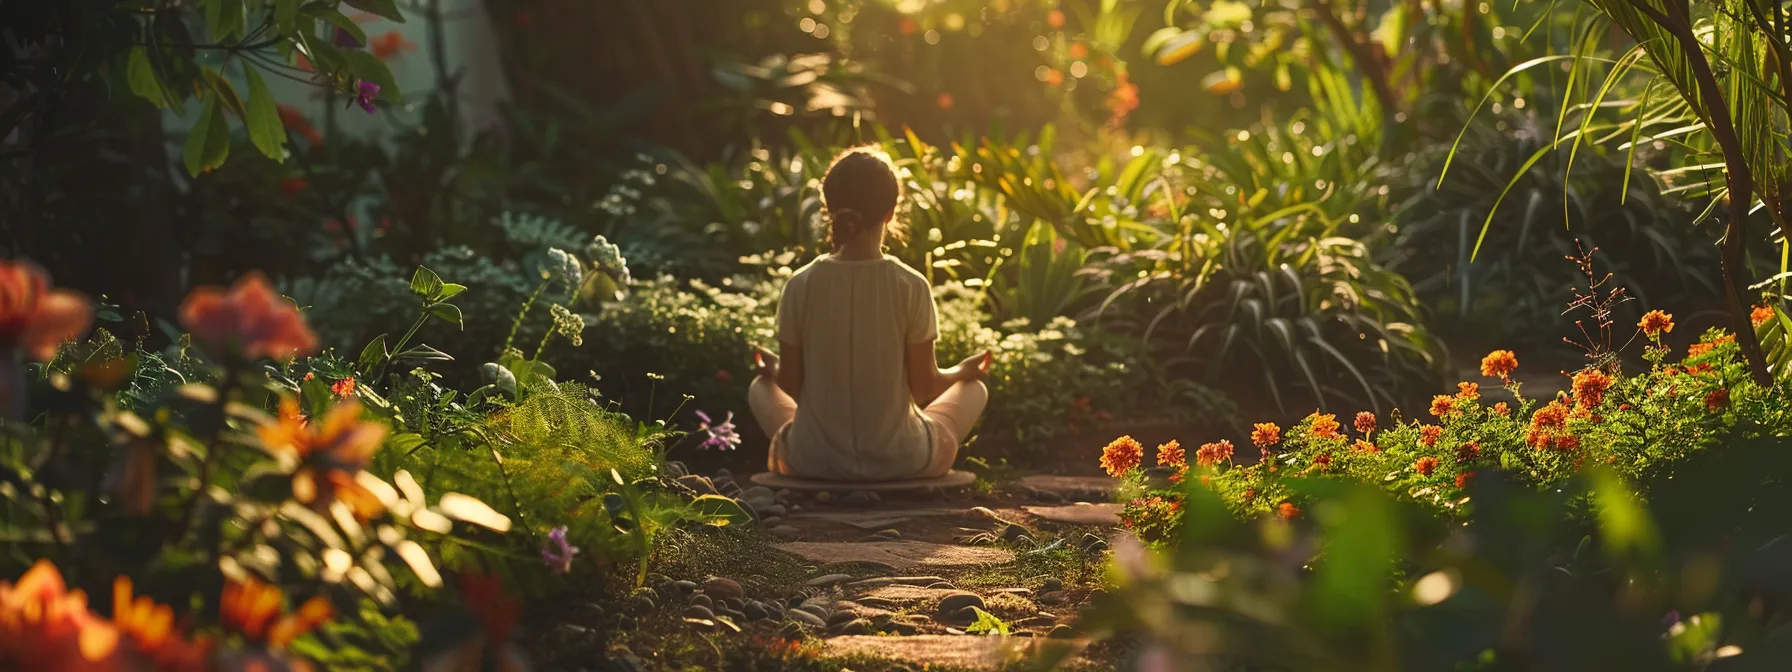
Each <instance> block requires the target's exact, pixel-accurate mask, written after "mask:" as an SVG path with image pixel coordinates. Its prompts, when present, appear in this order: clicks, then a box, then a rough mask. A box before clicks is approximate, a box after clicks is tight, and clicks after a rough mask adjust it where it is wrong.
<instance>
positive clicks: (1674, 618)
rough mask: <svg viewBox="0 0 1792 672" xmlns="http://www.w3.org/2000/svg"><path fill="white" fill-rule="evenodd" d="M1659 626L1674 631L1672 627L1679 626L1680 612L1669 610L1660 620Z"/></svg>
mask: <svg viewBox="0 0 1792 672" xmlns="http://www.w3.org/2000/svg"><path fill="white" fill-rule="evenodd" d="M1661 624H1662V626H1664V627H1666V628H1667V629H1669V630H1672V629H1674V626H1676V625H1679V624H1680V612H1679V611H1677V610H1673V609H1669V610H1668V614H1667V616H1666V617H1663V618H1662V619H1661Z"/></svg>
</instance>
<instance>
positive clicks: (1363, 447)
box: [1350, 439, 1381, 453]
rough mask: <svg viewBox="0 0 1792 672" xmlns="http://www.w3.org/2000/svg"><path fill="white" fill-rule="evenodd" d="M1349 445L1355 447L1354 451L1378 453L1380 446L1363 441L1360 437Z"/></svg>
mask: <svg viewBox="0 0 1792 672" xmlns="http://www.w3.org/2000/svg"><path fill="white" fill-rule="evenodd" d="M1350 447H1351V448H1354V449H1356V452H1359V453H1379V452H1381V447H1380V446H1377V445H1375V444H1373V443H1370V442H1368V441H1364V440H1362V439H1357V440H1356V443H1354V444H1351V446H1350Z"/></svg>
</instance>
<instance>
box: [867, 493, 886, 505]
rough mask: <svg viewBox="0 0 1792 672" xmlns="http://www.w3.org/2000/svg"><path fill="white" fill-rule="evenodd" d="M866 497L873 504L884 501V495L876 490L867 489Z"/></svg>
mask: <svg viewBox="0 0 1792 672" xmlns="http://www.w3.org/2000/svg"><path fill="white" fill-rule="evenodd" d="M865 498H866V499H869V500H871V503H872V504H876V503H878V502H882V501H884V498H883V496H881V495H879V494H877V493H875V492H869V491H867V492H866V493H865Z"/></svg>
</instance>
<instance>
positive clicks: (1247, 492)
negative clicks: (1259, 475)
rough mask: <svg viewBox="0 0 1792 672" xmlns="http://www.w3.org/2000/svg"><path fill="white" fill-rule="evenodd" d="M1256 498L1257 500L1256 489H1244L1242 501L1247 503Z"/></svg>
mask: <svg viewBox="0 0 1792 672" xmlns="http://www.w3.org/2000/svg"><path fill="white" fill-rule="evenodd" d="M1256 498H1257V489H1256V488H1245V489H1244V501H1247V502H1248V501H1251V500H1253V499H1256Z"/></svg>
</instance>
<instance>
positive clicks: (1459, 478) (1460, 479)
mask: <svg viewBox="0 0 1792 672" xmlns="http://www.w3.org/2000/svg"><path fill="white" fill-rule="evenodd" d="M1474 477H1475V472H1472V471H1465V472H1462V473H1460V474H1457V475H1456V487H1458V488H1466V487H1468V482H1469V480H1470V479H1473V478H1474Z"/></svg>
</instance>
